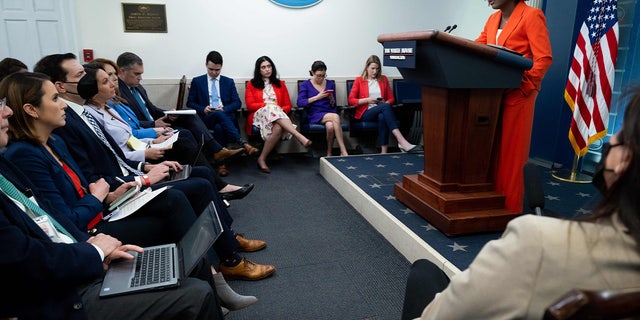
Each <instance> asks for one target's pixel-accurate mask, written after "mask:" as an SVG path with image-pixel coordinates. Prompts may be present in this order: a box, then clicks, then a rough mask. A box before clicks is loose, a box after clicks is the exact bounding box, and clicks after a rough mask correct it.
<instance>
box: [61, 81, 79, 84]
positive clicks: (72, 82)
mask: <svg viewBox="0 0 640 320" xmlns="http://www.w3.org/2000/svg"><path fill="white" fill-rule="evenodd" d="M63 83H68V84H78V81H65V82H63Z"/></svg>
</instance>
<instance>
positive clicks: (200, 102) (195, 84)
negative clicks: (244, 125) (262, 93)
mask: <svg viewBox="0 0 640 320" xmlns="http://www.w3.org/2000/svg"><path fill="white" fill-rule="evenodd" d="M220 99H221V100H222V105H223V106H224V112H225V114H226V115H227V116H228V117H229V119H231V120H235V119H236V111H238V110H239V109H240V107H241V106H242V102H241V101H240V96H238V90H237V89H236V83H235V82H234V81H233V79H231V78H229V77H225V76H220ZM208 105H209V81H208V79H207V75H206V74H203V75H201V76H198V77H195V78H193V80H191V86H190V87H189V95H188V97H187V107H189V108H191V109H195V110H196V111H197V112H198V114H199V115H200V116H201V117H204V107H206V106H208Z"/></svg>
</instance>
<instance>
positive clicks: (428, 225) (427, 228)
mask: <svg viewBox="0 0 640 320" xmlns="http://www.w3.org/2000/svg"><path fill="white" fill-rule="evenodd" d="M421 227H423V228H424V231H431V230H437V229H436V227H434V226H432V225H431V224H427V225H426V226H425V225H421Z"/></svg>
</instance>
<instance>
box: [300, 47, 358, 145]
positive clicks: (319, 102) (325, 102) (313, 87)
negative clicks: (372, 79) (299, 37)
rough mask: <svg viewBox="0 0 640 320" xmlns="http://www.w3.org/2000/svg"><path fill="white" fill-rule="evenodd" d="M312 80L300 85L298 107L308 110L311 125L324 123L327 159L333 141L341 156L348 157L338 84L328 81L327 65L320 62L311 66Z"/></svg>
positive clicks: (315, 62)
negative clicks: (339, 106)
mask: <svg viewBox="0 0 640 320" xmlns="http://www.w3.org/2000/svg"><path fill="white" fill-rule="evenodd" d="M309 75H310V76H311V79H309V80H305V81H304V82H302V83H300V87H299V88H298V107H301V108H306V109H307V114H308V115H309V123H322V124H324V126H325V128H326V131H327V157H330V156H331V151H332V149H333V140H334V139H335V140H337V141H338V147H340V155H341V156H348V155H349V154H348V153H347V148H346V147H345V145H344V137H343V136H342V126H341V125H340V115H338V113H337V112H336V108H335V105H336V84H335V82H333V81H327V65H326V64H325V63H324V62H322V61H320V60H318V61H314V62H313V64H311V70H309Z"/></svg>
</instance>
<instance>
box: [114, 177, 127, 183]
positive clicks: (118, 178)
mask: <svg viewBox="0 0 640 320" xmlns="http://www.w3.org/2000/svg"><path fill="white" fill-rule="evenodd" d="M116 180H118V181H120V182H122V183H127V182H126V181H124V180H122V179H121V178H120V177H116Z"/></svg>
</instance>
